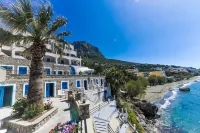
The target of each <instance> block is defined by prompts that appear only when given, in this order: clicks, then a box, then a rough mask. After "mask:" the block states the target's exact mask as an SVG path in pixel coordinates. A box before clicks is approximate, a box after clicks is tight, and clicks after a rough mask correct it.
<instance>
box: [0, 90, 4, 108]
mask: <svg viewBox="0 0 200 133" xmlns="http://www.w3.org/2000/svg"><path fill="white" fill-rule="evenodd" d="M3 97H4V87H3V86H0V107H3Z"/></svg>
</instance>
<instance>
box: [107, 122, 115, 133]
mask: <svg viewBox="0 0 200 133" xmlns="http://www.w3.org/2000/svg"><path fill="white" fill-rule="evenodd" d="M107 127H108V133H115V132H114V131H113V129H112V127H111V126H110V124H108V125H107Z"/></svg>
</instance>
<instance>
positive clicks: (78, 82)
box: [76, 80, 81, 88]
mask: <svg viewBox="0 0 200 133" xmlns="http://www.w3.org/2000/svg"><path fill="white" fill-rule="evenodd" d="M76 87H77V88H78V87H81V81H80V80H76Z"/></svg>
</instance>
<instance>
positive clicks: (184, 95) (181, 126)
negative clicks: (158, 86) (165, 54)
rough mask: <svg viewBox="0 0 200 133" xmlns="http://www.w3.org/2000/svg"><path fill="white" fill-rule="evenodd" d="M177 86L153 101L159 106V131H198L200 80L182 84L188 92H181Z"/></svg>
mask: <svg viewBox="0 0 200 133" xmlns="http://www.w3.org/2000/svg"><path fill="white" fill-rule="evenodd" d="M179 87H180V86H177V87H175V88H173V90H171V91H169V92H168V93H167V94H166V95H165V96H164V97H163V98H162V99H160V100H158V101H156V102H155V104H156V105H157V106H158V107H159V112H158V114H160V115H161V117H160V118H159V119H158V120H157V121H158V122H157V128H158V132H159V133H200V82H199V81H196V82H191V83H186V84H184V85H182V87H189V88H190V90H191V91H190V92H181V91H179Z"/></svg>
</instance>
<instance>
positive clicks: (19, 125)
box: [4, 108, 58, 133]
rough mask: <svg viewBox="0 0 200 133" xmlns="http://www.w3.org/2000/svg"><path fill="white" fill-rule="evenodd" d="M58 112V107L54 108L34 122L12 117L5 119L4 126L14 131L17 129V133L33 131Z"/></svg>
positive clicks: (30, 132)
mask: <svg viewBox="0 0 200 133" xmlns="http://www.w3.org/2000/svg"><path fill="white" fill-rule="evenodd" d="M57 112H58V108H53V109H51V110H49V111H48V112H46V113H44V114H43V115H42V116H41V117H39V118H38V119H36V120H34V121H33V122H28V121H23V120H21V119H14V118H11V120H5V121H4V127H6V128H8V129H11V130H12V131H15V132H17V133H32V132H34V131H36V130H37V129H39V128H40V127H41V126H43V125H44V124H45V123H46V122H47V121H48V120H49V119H50V118H51V117H53V116H54V115H55V114H56V113H57Z"/></svg>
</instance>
